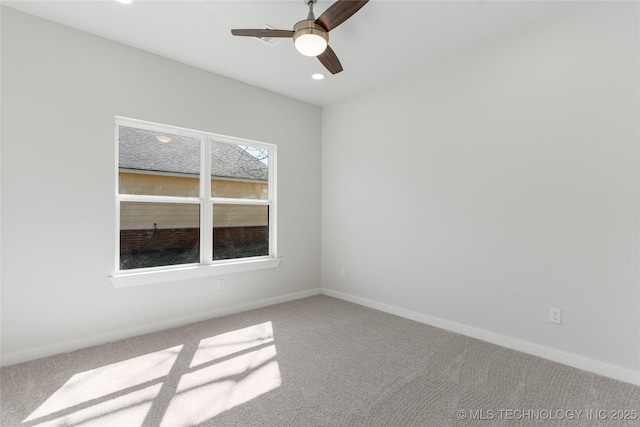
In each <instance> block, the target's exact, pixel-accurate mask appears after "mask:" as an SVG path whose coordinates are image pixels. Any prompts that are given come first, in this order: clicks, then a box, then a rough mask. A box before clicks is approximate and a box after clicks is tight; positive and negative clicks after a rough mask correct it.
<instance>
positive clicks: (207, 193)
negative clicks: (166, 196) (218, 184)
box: [200, 136, 213, 264]
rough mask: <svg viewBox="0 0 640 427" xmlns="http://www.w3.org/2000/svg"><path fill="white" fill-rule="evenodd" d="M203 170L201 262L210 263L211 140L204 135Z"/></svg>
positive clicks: (211, 227)
mask: <svg viewBox="0 0 640 427" xmlns="http://www.w3.org/2000/svg"><path fill="white" fill-rule="evenodd" d="M201 148H202V150H201V159H202V161H201V170H200V200H201V203H202V205H201V209H200V211H201V212H202V214H201V222H200V241H201V243H202V246H201V250H200V253H201V254H202V260H201V262H202V263H203V264H210V263H211V262H212V260H213V226H212V224H213V206H212V204H211V142H210V138H209V137H206V136H203V137H202V147H201Z"/></svg>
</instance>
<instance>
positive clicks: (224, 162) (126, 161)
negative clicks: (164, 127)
mask: <svg viewBox="0 0 640 427" xmlns="http://www.w3.org/2000/svg"><path fill="white" fill-rule="evenodd" d="M119 129H120V130H119V135H118V165H119V167H120V168H121V169H129V170H145V171H157V172H164V173H179V174H188V175H198V174H199V173H200V139H199V138H194V137H190V136H184V135H179V134H168V133H162V132H157V131H150V130H145V129H138V128H132V127H128V126H120V128H119ZM158 136H168V137H171V142H169V143H162V142H159V141H158V139H157V137H158ZM211 165H212V167H211V176H215V177H221V178H232V179H249V180H257V181H267V179H268V171H269V168H268V166H267V165H266V164H264V163H263V162H262V161H261V160H260V159H259V158H257V157H256V156H254V155H252V154H251V153H250V152H249V151H248V150H247V149H246V147H243V146H241V145H237V144H228V143H223V142H213V143H212V144H211Z"/></svg>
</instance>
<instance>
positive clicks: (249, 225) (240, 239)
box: [213, 204, 269, 260]
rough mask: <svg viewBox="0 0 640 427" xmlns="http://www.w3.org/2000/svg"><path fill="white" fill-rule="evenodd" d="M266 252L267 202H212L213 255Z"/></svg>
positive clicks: (238, 256) (224, 256)
mask: <svg viewBox="0 0 640 427" xmlns="http://www.w3.org/2000/svg"><path fill="white" fill-rule="evenodd" d="M263 255H269V206H263V205H261V206H254V205H226V204H214V205H213V259H214V260H220V259H231V258H248V257H254V256H263Z"/></svg>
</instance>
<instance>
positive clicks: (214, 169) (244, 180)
mask: <svg viewBox="0 0 640 427" xmlns="http://www.w3.org/2000/svg"><path fill="white" fill-rule="evenodd" d="M268 179H269V150H267V149H265V148H256V147H249V146H246V145H238V144H227V143H224V142H216V141H212V142H211V197H225V198H234V199H260V200H267V199H268V198H269V187H268V185H267V181H268Z"/></svg>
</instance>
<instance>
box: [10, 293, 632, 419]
mask: <svg viewBox="0 0 640 427" xmlns="http://www.w3.org/2000/svg"><path fill="white" fill-rule="evenodd" d="M0 380H1V383H0V386H1V392H2V393H1V397H0V399H1V400H0V404H1V406H0V409H1V418H0V423H1V425H2V426H3V427H8V426H79V425H82V426H108V427H129V426H131V427H133V426H192V425H202V426H438V427H441V426H470V425H477V426H487V427H489V426H503V425H504V426H533V425H558V426H565V425H566V426H591V425H597V426H607V425H611V426H639V425H640V414H638V413H637V411H640V387H636V386H633V385H630V384H626V383H622V382H618V381H615V380H611V379H608V378H604V377H600V376H597V375H594V374H590V373H587V372H583V371H580V370H577V369H573V368H570V367H567V366H563V365H559V364H556V363H553V362H549V361H546V360H543V359H540V358H537V357H533V356H530V355H527V354H523V353H519V352H516V351H512V350H508V349H505V348H502V347H498V346H495V345H492V344H487V343H485V342H482V341H478V340H476V339H472V338H468V337H465V336H461V335H457V334H453V333H450V332H446V331H443V330H440V329H437V328H433V327H430V326H426V325H423V324H420V323H416V322H412V321H410V320H406V319H403V318H399V317H396V316H392V315H389V314H385V313H381V312H378V311H375V310H371V309H368V308H365V307H361V306H358V305H355V304H351V303H347V302H344V301H340V300H337V299H334V298H330V297H326V296H317V297H312V298H306V299H303V300H299V301H294V302H290V303H285V304H279V305H275V306H272V307H267V308H263V309H258V310H253V311H249V312H245V313H240V314H236V315H232V316H227V317H223V318H219V319H212V320H209V321H205V322H199V323H195V324H192V325H188V326H184V327H180V328H176V329H171V330H168V331H163V332H159V333H154V334H149V335H144V336H140V337H136V338H131V339H127V340H122V341H118V342H114V343H110V344H105V345H101V346H97V347H92V348H88V349H84V350H80V351H75V352H71V353H67V354H62V355H57V356H53V357H49V358H45V359H41V360H38V361H33V362H28V363H23V364H20V365H14V366H9V367H6V368H3V369H2V370H1V377H0ZM614 418H627V420H624V419H623V420H618V419H614Z"/></svg>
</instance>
